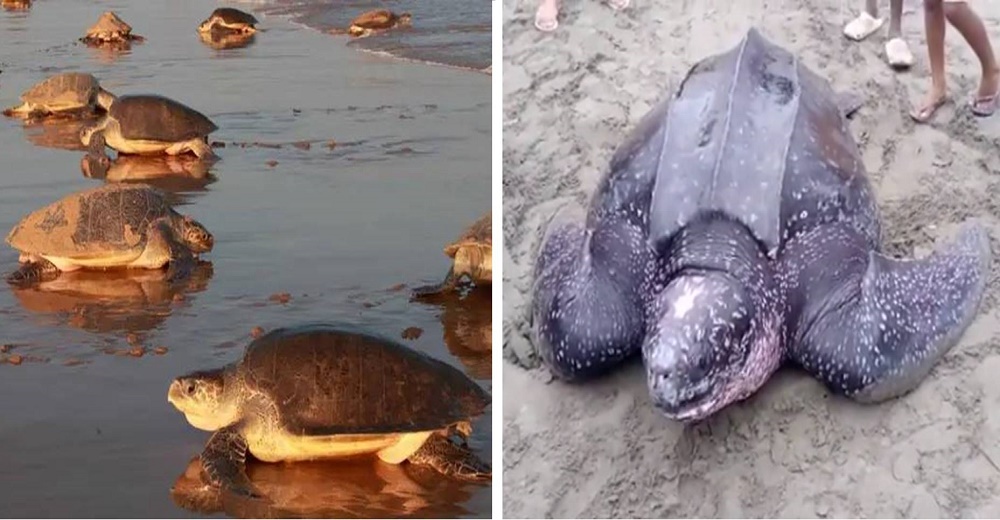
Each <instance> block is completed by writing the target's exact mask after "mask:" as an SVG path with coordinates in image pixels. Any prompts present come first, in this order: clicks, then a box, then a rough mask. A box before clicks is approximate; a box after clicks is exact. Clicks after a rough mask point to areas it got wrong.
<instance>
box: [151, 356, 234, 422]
mask: <svg viewBox="0 0 1000 520" xmlns="http://www.w3.org/2000/svg"><path fill="white" fill-rule="evenodd" d="M167 401H168V402H170V404H172V405H174V407H175V408H177V409H178V410H179V411H180V412H181V413H183V414H184V415H185V416H186V417H187V420H188V422H189V423H191V426H194V427H195V428H198V429H200V430H208V431H215V430H218V429H219V428H222V427H225V426H228V425H230V424H232V423H234V422H236V420H237V419H238V417H237V415H238V414H237V406H236V405H237V403H236V402H235V401H236V400H235V399H234V398H233V396H232V393H231V392H226V370H225V369H223V368H219V369H215V370H200V371H197V372H191V373H190V374H187V375H184V376H181V377H178V378H177V379H174V381H173V382H172V383H170V389H169V390H168V391H167Z"/></svg>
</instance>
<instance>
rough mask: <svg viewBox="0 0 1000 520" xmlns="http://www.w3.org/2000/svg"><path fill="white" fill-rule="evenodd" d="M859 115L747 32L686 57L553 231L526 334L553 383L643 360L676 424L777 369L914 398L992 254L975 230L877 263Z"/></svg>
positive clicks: (868, 397) (793, 60)
mask: <svg viewBox="0 0 1000 520" xmlns="http://www.w3.org/2000/svg"><path fill="white" fill-rule="evenodd" d="M856 108H857V104H856V102H855V101H853V100H851V98H847V97H843V96H837V95H836V94H835V93H834V92H833V91H832V89H831V88H830V84H829V83H828V82H827V81H826V80H825V79H823V78H822V77H820V76H819V75H817V74H816V73H815V72H813V71H812V70H810V69H809V68H808V67H807V66H806V65H805V64H804V63H803V62H802V61H801V60H800V59H799V58H798V57H797V56H795V55H794V54H792V53H791V52H789V51H787V50H785V49H783V48H781V47H779V46H777V45H775V44H773V43H771V42H770V41H768V40H767V39H765V38H764V37H763V36H762V35H761V34H760V33H759V32H758V31H757V30H756V29H751V30H750V31H749V32H748V33H747V34H746V35H745V36H744V38H743V39H742V41H741V42H740V43H739V44H738V45H737V46H736V47H734V48H733V49H731V50H729V51H726V52H724V53H721V54H719V55H716V56H712V57H709V58H706V59H704V60H702V61H700V62H699V63H697V64H695V65H694V66H693V67H692V68H691V69H690V70H689V71H688V73H687V76H686V77H685V78H684V80H683V82H682V83H681V84H680V86H679V87H678V89H677V91H676V92H675V93H674V94H673V95H672V96H670V97H668V98H666V99H664V100H663V101H661V102H660V103H659V104H658V105H656V106H655V107H654V108H653V109H652V111H651V112H650V113H649V114H648V115H646V116H645V117H644V118H643V119H642V120H641V121H640V122H639V124H638V126H637V128H636V129H635V130H634V131H633V132H632V133H631V135H629V136H628V137H627V138H626V140H625V142H624V143H623V144H622V145H621V146H620V147H619V148H618V150H616V152H615V153H614V155H613V156H612V159H611V165H610V169H609V171H608V173H607V174H606V176H605V177H604V179H603V180H602V181H601V183H600V184H599V188H598V191H597V193H596V194H595V195H594V197H593V198H592V199H591V202H590V207H589V210H588V213H587V215H586V218H585V219H584V218H579V217H573V218H571V219H564V218H560V217H558V216H557V218H555V219H553V220H552V221H551V222H550V223H549V225H548V227H547V229H546V232H545V235H544V237H543V239H542V244H541V248H540V250H539V253H538V257H537V259H536V264H535V281H534V286H533V301H532V321H533V328H534V338H535V344H536V345H537V346H538V349H539V352H540V353H541V356H542V359H543V360H544V362H545V364H546V365H547V366H548V367H549V368H550V370H551V371H552V372H553V373H554V374H556V375H558V376H560V377H562V378H564V379H567V380H581V379H584V378H587V377H591V376H596V375H598V374H601V373H604V372H607V371H608V370H610V369H612V368H613V367H615V366H617V365H619V364H620V363H621V362H622V361H623V360H624V359H625V358H627V357H629V356H631V355H633V354H637V353H640V352H641V354H642V359H643V362H644V365H645V369H646V380H647V386H648V389H649V394H650V396H651V398H652V401H653V403H654V405H655V406H656V407H658V408H659V409H660V410H661V411H662V412H663V413H664V415H666V416H667V417H670V418H674V419H677V420H681V421H698V420H702V419H705V418H707V417H709V416H711V415H712V414H714V413H715V412H717V411H719V410H721V409H723V408H724V407H726V406H728V405H729V404H731V403H734V402H738V401H741V400H743V399H746V398H747V397H749V396H751V395H753V394H754V393H755V392H756V391H757V390H758V389H759V388H760V387H761V386H762V385H763V384H764V383H765V382H766V381H767V380H768V379H769V378H770V377H771V375H772V374H773V373H774V372H775V371H776V370H777V369H778V368H779V366H780V365H781V364H782V363H783V362H785V361H788V362H791V363H794V364H796V365H798V366H800V367H802V368H803V369H805V370H806V371H807V372H809V373H810V374H811V375H813V376H814V377H816V378H817V379H819V380H821V381H822V382H823V383H825V385H826V386H827V387H828V388H829V389H830V391H831V392H834V393H836V394H839V395H842V396H845V397H849V398H852V399H855V400H857V401H860V402H878V401H883V400H886V399H890V398H893V397H896V396H900V395H903V394H905V393H906V392H908V391H910V390H912V389H913V388H915V387H916V386H917V385H918V384H919V383H920V381H921V380H923V378H924V377H925V376H926V375H927V373H928V372H929V371H930V369H931V367H932V366H934V364H935V363H936V362H937V360H938V359H940V358H941V356H943V355H944V354H945V353H946V352H948V350H949V349H950V348H951V347H952V346H953V345H954V344H955V343H956V342H957V341H958V339H959V338H960V337H961V335H962V334H963V332H964V331H965V330H966V328H967V327H968V326H969V324H970V323H971V322H972V320H973V318H975V316H976V314H977V309H978V307H979V303H980V300H981V298H982V296H983V292H984V289H985V287H986V281H987V278H988V277H989V273H990V264H991V253H990V241H989V237H988V236H987V233H986V231H985V229H984V228H983V227H982V226H980V225H978V224H971V225H970V224H966V225H965V227H964V229H962V230H960V231H959V233H958V236H957V237H956V238H955V239H954V240H953V241H951V242H950V243H948V244H947V245H942V246H939V247H938V249H937V250H936V251H935V252H934V253H933V254H931V255H930V256H927V257H925V258H921V259H896V258H893V257H890V256H888V255H886V254H885V253H883V252H882V246H881V236H882V233H881V220H880V217H879V212H878V208H877V205H876V201H875V197H874V196H873V194H872V187H871V184H870V182H869V180H868V177H867V174H866V173H865V167H864V161H863V160H862V159H861V157H860V153H859V150H858V146H857V144H856V143H855V140H854V138H853V137H852V136H851V134H850V132H849V129H848V125H847V119H846V117H845V116H846V115H847V114H849V113H850V112H851V111H853V110H854V109H856ZM566 215H568V213H567V214H566Z"/></svg>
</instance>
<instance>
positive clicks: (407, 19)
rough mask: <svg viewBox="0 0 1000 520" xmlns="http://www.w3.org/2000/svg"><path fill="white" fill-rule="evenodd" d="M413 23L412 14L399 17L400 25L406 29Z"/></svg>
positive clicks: (403, 14)
mask: <svg viewBox="0 0 1000 520" xmlns="http://www.w3.org/2000/svg"><path fill="white" fill-rule="evenodd" d="M412 21H413V15H411V14H410V13H402V14H400V15H399V25H400V27H406V26H409V25H411V23H412Z"/></svg>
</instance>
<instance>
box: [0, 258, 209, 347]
mask: <svg viewBox="0 0 1000 520" xmlns="http://www.w3.org/2000/svg"><path fill="white" fill-rule="evenodd" d="M213 274H214V270H213V268H212V264H211V262H205V261H202V262H199V263H198V265H197V266H196V267H195V268H194V269H193V270H192V272H191V274H190V275H189V276H188V277H186V278H184V279H181V280H178V281H176V282H170V281H168V279H167V271H166V270H149V269H129V270H126V269H120V270H110V271H91V270H80V271H71V272H66V273H60V274H59V276H58V277H57V278H55V279H53V280H50V281H45V282H41V283H38V284H35V285H33V286H31V287H15V286H12V287H11V291H12V292H13V293H14V297H15V298H16V299H17V301H18V302H19V303H20V304H21V306H22V307H24V308H25V309H26V310H28V311H30V312H33V313H36V314H41V315H46V316H56V317H57V318H58V320H59V321H64V322H65V323H66V324H67V325H70V326H71V327H76V328H79V329H83V330H87V331H90V332H97V333H109V332H126V333H135V334H140V335H141V333H144V332H148V331H151V330H153V329H154V328H156V327H158V326H160V325H162V324H163V322H164V321H166V319H167V318H168V317H170V314H171V312H173V307H174V306H175V305H179V304H182V303H184V302H185V301H187V296H188V295H190V294H196V293H199V292H202V291H204V290H205V289H207V288H208V283H209V280H211V278H212V276H213Z"/></svg>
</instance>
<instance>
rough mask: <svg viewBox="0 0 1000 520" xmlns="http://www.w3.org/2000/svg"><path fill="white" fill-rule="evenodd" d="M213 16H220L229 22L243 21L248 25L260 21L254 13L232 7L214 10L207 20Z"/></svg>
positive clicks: (219, 17)
mask: <svg viewBox="0 0 1000 520" xmlns="http://www.w3.org/2000/svg"><path fill="white" fill-rule="evenodd" d="M212 18H218V19H220V20H222V21H224V22H226V23H228V24H238V23H242V24H247V25H256V24H258V23H260V22H258V21H257V18H256V17H254V15H252V14H250V13H247V12H244V11H240V10H239V9H233V8H232V7H220V8H218V9H216V10H214V11H212V14H210V15H209V16H208V19H207V20H205V21H206V22H207V21H208V20H211V19H212Z"/></svg>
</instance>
